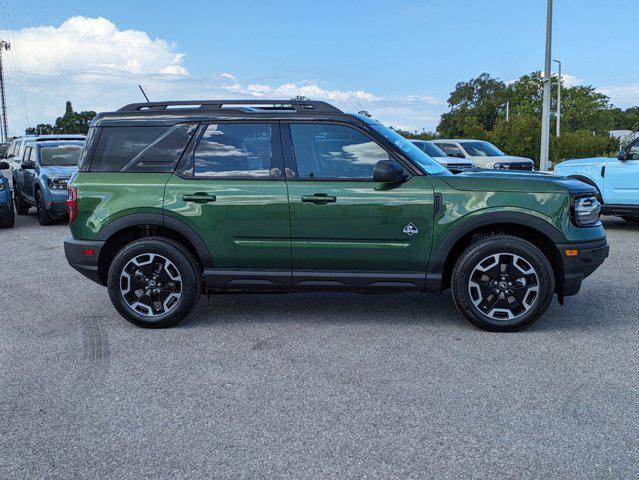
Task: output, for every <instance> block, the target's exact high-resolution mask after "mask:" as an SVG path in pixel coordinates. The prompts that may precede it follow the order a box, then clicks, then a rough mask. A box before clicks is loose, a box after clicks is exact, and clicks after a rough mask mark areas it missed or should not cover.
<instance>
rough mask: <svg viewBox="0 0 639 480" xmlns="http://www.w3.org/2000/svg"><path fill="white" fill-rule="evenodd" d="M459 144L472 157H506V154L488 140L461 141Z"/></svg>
mask: <svg viewBox="0 0 639 480" xmlns="http://www.w3.org/2000/svg"><path fill="white" fill-rule="evenodd" d="M459 144H460V145H461V146H462V148H463V149H464V150H466V153H467V154H468V155H470V156H472V157H504V156H505V155H506V154H505V153H504V152H502V151H501V150H499V149H498V148H497V147H496V146H495V145H493V144H492V143H488V142H460V143H459Z"/></svg>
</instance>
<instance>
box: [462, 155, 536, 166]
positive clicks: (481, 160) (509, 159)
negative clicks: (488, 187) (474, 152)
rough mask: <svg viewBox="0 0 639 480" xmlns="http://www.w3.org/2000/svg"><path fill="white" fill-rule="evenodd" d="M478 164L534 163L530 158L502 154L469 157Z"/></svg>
mask: <svg viewBox="0 0 639 480" xmlns="http://www.w3.org/2000/svg"><path fill="white" fill-rule="evenodd" d="M469 158H470V159H471V160H472V161H473V162H477V163H478V164H480V165H495V164H496V163H534V162H533V161H532V160H531V159H530V158H526V157H515V156H514V155H504V156H503V157H477V156H476V157H469Z"/></svg>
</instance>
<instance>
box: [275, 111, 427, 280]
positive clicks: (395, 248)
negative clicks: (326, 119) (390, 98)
mask: <svg viewBox="0 0 639 480" xmlns="http://www.w3.org/2000/svg"><path fill="white" fill-rule="evenodd" d="M282 140H283V145H284V152H285V159H286V166H287V170H286V173H287V183H288V195H289V204H290V212H291V240H292V261H293V285H294V286H301V287H304V286H312V287H317V286H320V287H321V286H322V285H325V286H327V287H331V286H335V285H344V286H351V287H356V288H357V287H362V286H364V287H368V286H384V287H392V286H398V287H402V288H422V287H423V281H424V278H425V273H424V272H425V271H426V263H427V259H428V255H429V252H430V246H431V236H432V219H433V189H432V187H431V185H430V184H429V183H428V181H427V180H426V178H425V177H423V176H410V175H409V176H408V178H407V180H406V181H405V182H402V183H399V184H392V185H390V184H382V183H379V182H375V181H373V171H374V168H375V164H376V163H377V162H378V161H380V160H389V159H394V158H393V155H392V154H391V153H389V151H388V150H387V149H386V148H385V147H383V146H382V145H381V144H380V143H378V142H377V141H376V140H374V139H373V138H372V137H371V136H370V135H369V134H368V133H367V132H365V131H364V130H360V129H359V128H355V127H354V126H352V125H347V124H338V123H321V122H313V123H309V122H299V123H296V122H291V123H290V124H283V126H282ZM394 160H396V159H394Z"/></svg>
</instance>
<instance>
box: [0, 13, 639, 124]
mask: <svg viewBox="0 0 639 480" xmlns="http://www.w3.org/2000/svg"><path fill="white" fill-rule="evenodd" d="M545 6H546V2H545V0H513V1H502V0H492V1H491V0H486V1H476V0H475V1H471V0H461V1H455V2H452V1H439V0H438V1H426V0H424V1H421V2H417V1H413V2H411V1H397V2H392V1H385V2H382V1H366V2H364V1H357V2H356V1H348V0H342V1H330V0H327V1H323V2H303V1H277V0H274V1H270V2H265V1H242V0H235V1H208V2H206V1H189V2H184V3H183V4H182V5H179V4H178V3H177V2H168V1H154V2H147V1H131V0H129V1H127V2H124V1H119V0H111V1H109V2H92V1H83V2H80V1H69V0H57V1H55V2H45V1H43V0H20V1H13V0H5V1H4V2H3V0H0V36H2V37H9V40H13V41H14V43H15V44H16V45H17V46H18V48H19V50H20V55H17V52H15V51H14V52H12V53H9V54H7V55H5V57H9V56H10V55H13V57H14V58H13V59H10V58H8V59H7V63H8V64H7V70H8V75H9V81H10V82H12V86H11V89H10V91H9V94H10V95H9V97H10V98H9V101H10V108H11V110H10V117H9V118H12V119H13V120H14V121H13V122H12V125H14V126H15V127H14V128H16V129H17V128H20V127H21V126H22V125H21V123H28V122H31V123H37V122H40V121H51V120H52V118H51V116H52V115H53V118H55V115H56V112H57V111H60V110H61V107H60V108H57V110H56V104H57V103H58V102H60V103H61V104H62V103H63V102H64V99H65V98H64V97H73V98H72V100H73V101H74V104H76V105H77V106H79V107H81V108H87V109H97V110H101V109H109V108H117V107H118V106H120V105H121V104H124V103H126V102H128V101H134V100H139V93H138V92H137V91H136V88H137V87H136V84H137V83H138V82H142V83H143V84H144V85H145V88H146V89H147V90H149V94H150V96H151V97H152V98H158V99H159V98H160V97H162V98H169V97H174V98H186V97H189V96H190V97H197V98H201V97H203V96H206V97H210V96H211V95H217V96H225V97H227V98H228V97H233V96H235V97H258V96H262V97H267V96H278V97H281V96H282V95H285V94H289V93H297V92H301V93H309V92H310V94H309V95H308V96H311V97H317V98H318V99H328V100H331V101H333V102H334V103H337V104H338V105H340V106H342V107H343V108H346V109H360V108H367V109H369V110H370V111H371V112H373V113H374V114H376V116H378V117H379V118H380V120H382V121H384V122H385V123H387V124H393V125H396V126H402V127H407V128H414V129H421V128H426V129H434V127H435V126H436V124H437V121H438V117H439V115H440V114H441V113H442V112H443V111H445V110H446V99H447V98H448V95H449V93H450V91H451V90H452V89H453V88H454V85H455V83H456V82H458V81H461V80H467V79H469V78H471V77H473V76H476V75H479V74H480V73H482V72H489V73H491V74H493V75H494V76H497V77H499V78H501V79H503V80H512V79H515V78H517V77H518V76H520V75H522V74H524V73H528V72H530V71H533V70H540V69H541V68H542V66H543V55H544V34H545V31H544V29H545ZM638 14H639V2H637V1H636V0H634V1H630V0H619V1H614V2H601V1H595V0H581V1H578V0H556V1H555V20H554V29H555V35H554V45H553V57H554V58H559V59H561V60H562V61H563V63H564V72H565V73H566V74H567V75H568V80H569V81H570V82H571V83H583V84H592V85H595V86H597V87H599V88H600V89H601V91H603V92H604V93H607V94H609V95H610V96H611V98H612V100H613V102H614V103H615V104H617V105H619V106H622V107H627V106H630V105H634V104H639V65H638V62H636V61H633V60H634V59H633V58H632V56H631V51H632V50H633V46H635V45H636V38H637V34H636V31H637V27H636V22H637V18H638V17H639V15H638ZM73 17H80V18H81V19H84V20H79V21H78V20H75V21H73V22H71V23H68V21H69V19H70V18H73ZM96 19H103V20H104V22H106V23H104V22H103V23H96V21H95V20H96ZM65 22H67V23H66V24H65ZM61 25H65V27H64V28H61ZM25 29H27V30H25ZM97 31H99V32H101V33H99V34H98V33H95V32H97ZM127 31H133V32H134V34H131V35H128V34H127V33H126V32H127ZM25 32H29V36H25V35H24V33H25ZM145 35H146V36H147V39H148V41H147V39H145V38H144V36H145ZM109 38H113V39H114V41H113V42H109V41H108V39H109ZM148 49H150V50H148ZM127 55H128V57H127ZM15 57H17V58H15ZM38 65H41V66H43V67H45V68H41V69H40V71H38V68H37V66H38ZM223 74H224V76H222V75H223ZM18 83H20V84H21V85H18ZM283 86H284V88H282V87H283ZM305 87H306V89H305V90H304V88H305ZM43 91H44V92H45V93H44V94H42V92H43ZM43 95H46V97H45V98H41V97H43ZM12 103H13V104H14V106H12ZM12 130H13V128H12ZM13 133H17V132H13Z"/></svg>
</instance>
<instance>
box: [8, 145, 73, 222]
mask: <svg viewBox="0 0 639 480" xmlns="http://www.w3.org/2000/svg"><path fill="white" fill-rule="evenodd" d="M83 144H84V142H78V141H39V142H30V143H27V146H26V148H25V150H24V154H23V157H22V161H21V162H20V163H19V165H18V167H17V168H13V171H12V175H13V190H14V194H13V196H14V199H15V205H16V212H17V213H18V215H27V214H28V213H29V208H30V207H32V206H35V207H36V209H37V213H38V221H39V222H40V225H50V224H52V223H53V222H54V221H55V220H60V219H63V218H66V216H67V204H66V200H67V183H68V181H69V179H70V178H71V175H73V174H74V173H75V172H76V171H77V169H78V160H79V159H80V152H81V150H82V145H83Z"/></svg>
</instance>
